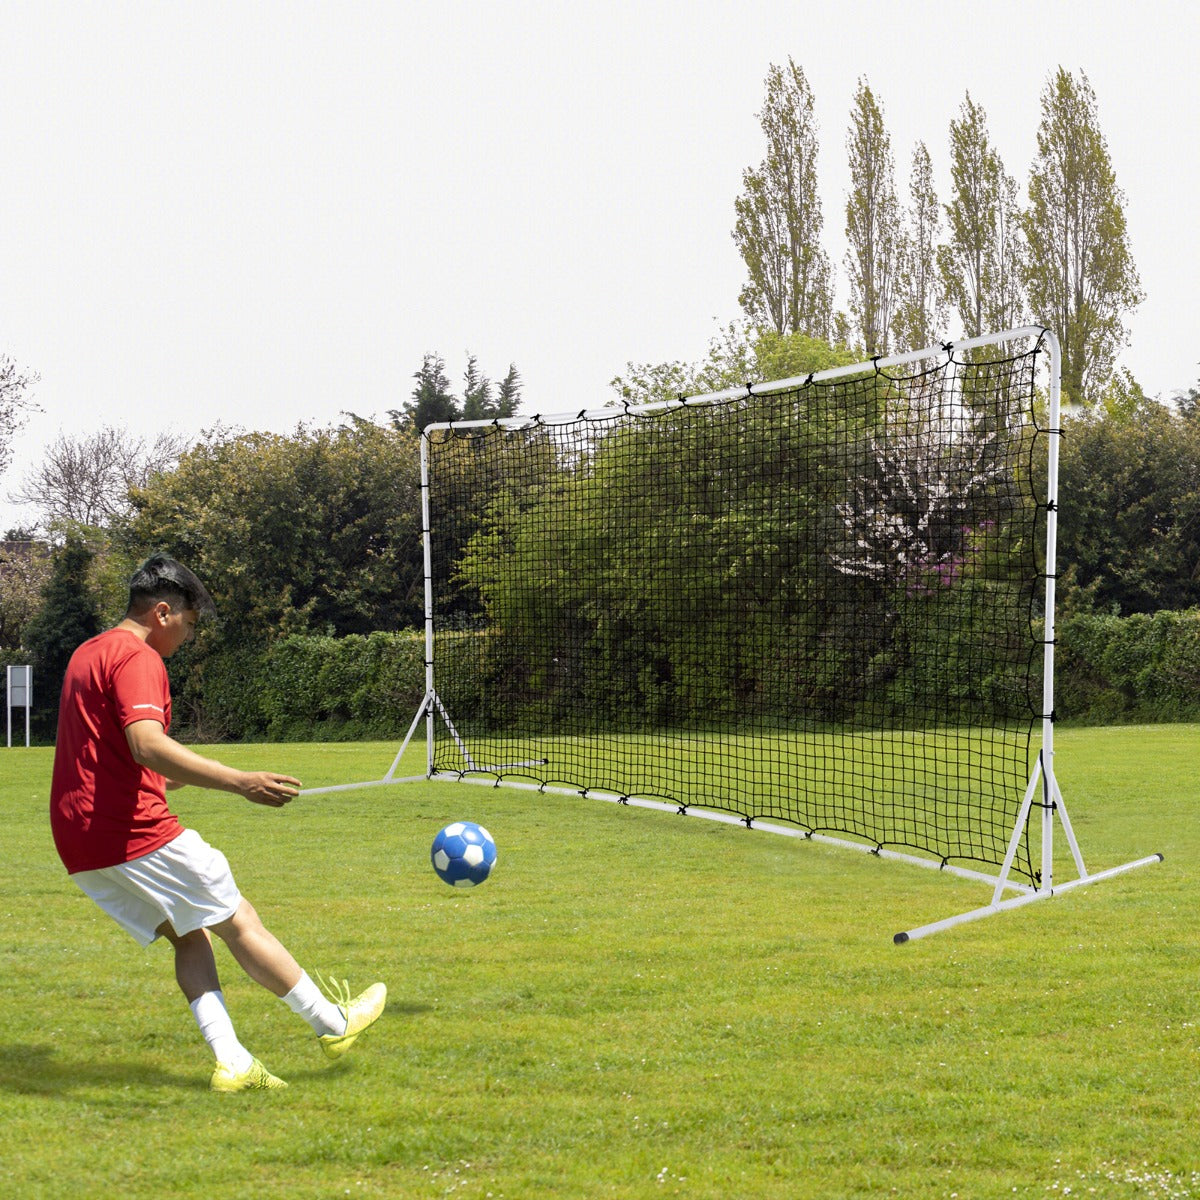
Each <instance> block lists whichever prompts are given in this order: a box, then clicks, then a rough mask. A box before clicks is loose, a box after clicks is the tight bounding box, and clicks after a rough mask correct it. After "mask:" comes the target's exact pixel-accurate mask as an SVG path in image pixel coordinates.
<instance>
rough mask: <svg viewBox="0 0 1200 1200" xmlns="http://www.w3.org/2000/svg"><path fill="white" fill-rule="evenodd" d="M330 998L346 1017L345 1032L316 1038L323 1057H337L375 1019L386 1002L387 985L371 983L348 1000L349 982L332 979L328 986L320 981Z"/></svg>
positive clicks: (340, 1055)
mask: <svg viewBox="0 0 1200 1200" xmlns="http://www.w3.org/2000/svg"><path fill="white" fill-rule="evenodd" d="M321 983H322V985H323V986H324V988H325V990H326V991H327V992H328V993H329V995H330V997H331V999H333V1000H334V1002H335V1003H336V1004H337V1006H338V1008H340V1009H341V1010H342V1012H343V1013H344V1014H345V1017H346V1032H345V1033H343V1034H341V1035H337V1034H332V1033H325V1034H322V1035H321V1036H320V1037H319V1038H317V1041H318V1042H320V1043H321V1049H322V1051H324V1054H325V1057H326V1058H341V1057H342V1055H343V1054H345V1053H346V1051H347V1050H349V1049H350V1047H351V1046H353V1045H354V1042H355V1039H356V1038H357V1037H358V1035H359V1034H360V1033H362V1031H363V1030H364V1029H366V1028H368V1027H369V1026H371V1025H374V1024H375V1022H376V1021H378V1020H379V1016H380V1014H381V1013H382V1012H383V1006H384V1005H385V1004H387V987H386V986H385V985H384V984H382V983H373V984H371V986H370V987H369V988H367V990H366V991H365V992H363V993H362V994H361V995H358V996H355V997H354V999H353V1000H351V999H350V985H349V984H348V983H347V982H346V981H345V980H344V979H343V980H341V981H340V984H339V981H338V980H336V979H335V980H334V981H333V984H332V986H331V985H330V984H327V983H325V981H324V980H323V979H322V980H321Z"/></svg>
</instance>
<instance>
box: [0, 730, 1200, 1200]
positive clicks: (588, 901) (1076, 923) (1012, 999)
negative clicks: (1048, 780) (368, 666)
mask: <svg viewBox="0 0 1200 1200" xmlns="http://www.w3.org/2000/svg"><path fill="white" fill-rule="evenodd" d="M1198 735H1200V728H1197V727H1195V726H1161V727H1139V728H1122V729H1088V730H1069V729H1063V730H1059V731H1058V734H1057V737H1058V743H1057V744H1058V756H1057V773H1058V778H1059V782H1060V784H1061V786H1062V789H1063V793H1064V796H1065V798H1066V801H1067V804H1068V807H1069V809H1070V813H1071V816H1072V819H1073V822H1074V826H1075V830H1076V833H1077V835H1078V837H1079V840H1080V843H1081V845H1082V848H1083V852H1084V856H1085V858H1086V860H1087V865H1088V867H1089V869H1090V870H1093V871H1097V870H1100V869H1103V868H1106V867H1110V866H1114V865H1117V864H1119V863H1123V862H1126V861H1129V860H1131V859H1135V858H1140V857H1142V856H1144V855H1147V854H1151V853H1154V852H1162V853H1163V854H1164V855H1165V861H1164V862H1163V863H1162V864H1159V865H1155V866H1151V867H1147V868H1144V869H1142V870H1139V871H1135V872H1132V873H1130V874H1127V875H1123V876H1120V877H1118V878H1115V879H1111V880H1106V881H1103V882H1101V883H1098V884H1096V885H1095V886H1092V887H1085V888H1080V889H1078V890H1076V891H1073V892H1071V893H1068V894H1065V895H1062V896H1057V897H1054V898H1052V899H1049V900H1047V901H1046V902H1044V903H1040V904H1034V905H1031V906H1028V907H1026V908H1023V909H1020V910H1017V911H1015V912H1011V913H1005V914H1003V915H1000V916H997V917H992V918H989V919H987V920H984V921H980V922H975V923H972V924H969V925H964V926H961V927H959V928H956V929H953V930H950V931H948V932H945V933H940V934H937V935H935V936H933V937H930V938H927V939H923V940H921V941H917V942H912V943H909V944H907V945H904V946H896V945H894V944H893V943H892V934H893V933H894V932H896V931H897V930H899V929H904V928H910V927H912V926H914V925H918V924H921V923H923V922H926V921H932V920H936V919H938V918H940V917H945V916H949V915H951V914H953V913H956V912H962V911H965V910H967V909H971V908H974V907H976V906H978V905H980V904H984V903H987V901H988V900H990V898H991V897H990V889H988V888H987V887H986V886H985V885H982V884H977V883H971V882H968V881H964V880H962V879H956V878H953V877H950V876H947V875H944V874H938V873H936V872H933V871H925V870H920V869H917V868H914V867H909V866H905V865H903V864H899V863H894V862H887V861H881V860H878V859H876V858H873V857H871V856H869V855H863V854H854V853H850V852H847V851H844V850H838V849H835V848H832V847H828V846H823V845H819V844H816V843H811V842H805V841H802V840H798V839H794V838H781V837H777V836H772V835H770V834H768V833H764V832H759V831H754V832H752V831H747V830H745V829H743V828H739V827H736V826H730V825H724V824H718V823H715V822H710V821H704V820H697V819H692V818H682V817H676V816H674V815H669V814H663V813H658V812H652V811H646V810H643V809H635V808H624V807H619V806H616V805H612V804H604V803H600V802H597V801H583V800H579V799H576V798H572V797H565V796H558V795H551V794H546V795H539V794H537V793H536V792H529V791H513V790H506V789H491V788H483V787H478V786H473V787H468V786H463V785H456V784H452V783H436V784H433V783H425V782H419V783H413V784H406V785H402V786H392V787H385V788H372V789H366V790H362V791H357V792H345V793H334V794H330V795H325V796H314V797H306V798H302V799H300V800H298V801H296V802H295V803H294V804H292V805H291V806H290V807H289V808H287V809H284V810H280V811H275V810H268V809H265V808H259V807H254V806H251V805H248V804H246V803H244V802H243V801H240V800H238V799H237V798H235V797H231V796H227V795H219V794H215V793H204V792H199V791H195V790H192V789H189V790H186V791H183V792H178V793H174V802H175V805H176V807H177V809H178V810H179V812H180V813H181V815H182V816H183V817H184V820H185V822H186V823H189V824H192V825H194V826H195V827H196V828H198V829H199V830H200V831H201V832H202V833H203V834H204V835H205V836H206V837H207V838H208V839H209V840H210V841H212V842H213V843H214V844H215V845H217V846H219V847H221V848H222V849H223V850H225V852H226V853H227V855H228V856H229V859H230V861H231V863H232V864H233V867H234V870H235V872H236V874H237V877H238V881H239V883H240V884H241V887H242V889H243V891H244V892H245V893H246V895H247V896H248V897H249V898H250V899H251V900H253V902H254V903H255V905H256V906H257V907H258V909H259V911H260V912H261V913H262V914H263V917H264V919H265V920H266V921H267V923H268V925H269V926H270V927H271V928H273V929H274V930H275V932H277V933H278V934H279V935H280V936H281V937H282V938H283V940H284V941H285V942H286V943H287V944H288V945H289V946H290V947H291V949H292V950H293V951H294V953H295V954H296V955H297V957H298V958H299V959H300V960H301V962H302V963H304V964H305V965H306V966H307V967H308V968H309V970H310V971H312V970H313V969H314V968H316V969H319V970H321V971H323V972H326V973H328V972H330V971H334V972H336V973H338V974H339V975H343V976H347V977H349V979H350V981H351V984H352V985H360V986H362V985H365V984H366V983H368V982H370V981H371V980H372V979H374V978H382V979H384V980H385V981H386V982H387V983H388V986H389V989H390V993H391V1002H390V1004H389V1008H388V1010H387V1012H386V1013H385V1015H384V1017H383V1018H382V1019H381V1021H380V1022H379V1024H378V1025H376V1026H375V1027H374V1028H373V1029H372V1030H371V1031H370V1032H369V1033H367V1034H366V1035H364V1037H363V1038H362V1040H361V1041H360V1042H359V1044H358V1046H356V1048H355V1050H354V1051H353V1052H352V1053H351V1055H350V1056H349V1057H348V1059H347V1060H346V1061H345V1062H344V1063H340V1064H336V1065H335V1064H327V1063H326V1062H325V1060H324V1059H323V1058H322V1057H321V1055H320V1054H319V1053H318V1052H317V1050H316V1047H315V1044H314V1043H313V1040H312V1038H311V1035H310V1034H309V1033H308V1030H307V1027H306V1026H304V1025H303V1024H302V1023H301V1022H299V1020H298V1019H297V1018H296V1017H294V1016H293V1015H292V1014H291V1013H289V1012H288V1011H287V1010H286V1009H285V1008H284V1006H283V1005H282V1004H280V1003H279V1002H278V1001H277V1000H275V999H274V998H273V997H271V996H269V995H267V994H266V993H265V992H263V991H261V990H260V989H257V988H255V987H254V985H252V984H251V983H249V981H248V980H246V979H245V978H244V977H243V976H241V975H240V973H239V972H238V970H237V968H236V967H235V966H234V965H233V963H232V961H231V960H230V959H229V957H228V955H226V954H225V953H224V951H223V950H222V951H221V952H220V953H221V958H220V961H221V965H222V970H223V975H224V981H225V989H226V995H227V999H228V1001H229V1005H230V1008H231V1010H232V1012H233V1015H234V1019H235V1021H236V1022H237V1025H238V1028H239V1032H240V1034H241V1036H242V1039H243V1041H245V1042H246V1044H247V1045H248V1046H249V1047H250V1048H251V1049H252V1050H253V1051H254V1052H255V1053H257V1054H258V1055H259V1056H260V1057H261V1058H262V1059H263V1061H264V1062H265V1063H266V1064H267V1065H268V1066H269V1067H270V1068H271V1069H272V1070H273V1071H275V1072H276V1073H277V1074H280V1075H282V1076H283V1077H284V1078H285V1079H287V1080H288V1081H289V1082H290V1084H291V1086H290V1088H289V1089H288V1090H287V1091H286V1092H283V1093H280V1094H258V1095H242V1096H216V1095H213V1094H211V1093H210V1092H209V1091H208V1090H207V1080H208V1075H209V1072H210V1069H211V1063H210V1061H209V1058H208V1054H207V1050H206V1049H205V1047H204V1044H203V1042H202V1041H201V1040H200V1038H199V1035H198V1033H197V1031H196V1029H195V1027H194V1024H193V1023H192V1020H191V1017H190V1015H189V1013H188V1011H187V1008H186V1006H185V1005H184V1003H183V1000H182V997H181V996H180V994H179V993H178V992H177V990H176V987H175V983H174V980H173V977H172V972H171V968H170V957H169V953H168V952H167V950H166V948H165V947H163V946H155V947H152V948H151V949H150V950H148V951H142V950H140V949H139V948H138V947H137V946H136V945H135V944H134V943H133V942H132V940H130V939H129V938H128V937H127V936H126V935H124V934H122V933H121V932H120V931H119V930H118V929H117V928H116V927H115V926H114V925H112V924H111V922H109V921H108V919H107V918H105V917H104V916H103V915H102V914H101V913H99V912H98V910H95V909H93V908H92V907H91V905H90V903H89V902H88V901H87V900H85V899H84V898H83V897H82V895H81V894H79V893H78V892H77V891H76V890H75V889H74V888H73V886H72V885H71V884H70V883H69V881H68V880H67V878H66V876H65V874H64V873H63V872H62V869H61V867H60V866H59V864H58V861H57V858H56V857H55V855H54V851H53V847H52V845H51V841H50V836H49V832H48V829H47V824H46V819H45V804H46V800H45V797H46V792H47V787H48V779H49V767H50V752H49V751H47V750H36V749H35V750H28V751H27V750H24V749H12V750H2V749H0V764H2V767H0V811H2V812H3V814H4V830H5V833H4V839H3V843H2V844H3V867H2V869H0V913H2V914H3V918H4V930H5V933H4V937H3V941H2V942H0V981H2V987H3V996H4V1003H3V1014H4V1027H3V1033H2V1035H0V1037H2V1039H3V1042H2V1058H0V1062H2V1064H3V1066H2V1068H0V1120H2V1122H3V1130H4V1136H3V1140H2V1142H0V1191H2V1192H3V1194H5V1195H11V1196H14V1197H21V1198H25V1197H73V1196H85V1195H86V1196H95V1197H108V1196H112V1197H122V1198H131V1200H133V1198H141V1197H146V1198H149V1197H156V1198H157V1197H172V1198H175V1197H185V1198H189V1197H194V1198H196V1200H201V1198H203V1200H217V1198H223V1197H228V1198H234V1197H237V1198H239V1200H240V1198H243V1197H248V1196H255V1197H281V1198H283V1197H286V1198H288V1200H305V1198H308V1197H313V1198H316V1197H322V1198H324V1197H343V1196H364V1197H367V1196H395V1197H442V1196H455V1197H472V1198H474V1197H478V1198H481V1200H484V1198H487V1197H495V1198H500V1197H507V1198H508V1200H528V1198H536V1197H550V1196H553V1197H580V1198H587V1200H591V1198H594V1197H609V1196H611V1197H658V1196H676V1195H678V1196H686V1197H696V1198H700V1197H705V1198H711V1200H730V1198H742V1197H745V1198H747V1200H750V1198H755V1200H762V1198H775V1197H778V1198H779V1200H799V1198H804V1197H817V1198H821V1200H841V1198H843V1197H859V1196H900V1197H918V1196H919V1197H952V1196H958V1197H962V1198H964V1200H966V1198H987V1197H1002V1196H1003V1197H1011V1196H1014V1195H1015V1196H1026V1197H1033V1196H1037V1197H1060V1196H1064V1195H1073V1196H1089V1195H1090V1196H1101V1197H1135V1196H1159V1197H1186V1196H1200V1089H1198V1088H1197V1062H1198V1057H1200V1056H1198V1054H1197V1046H1198V1034H1197V1028H1196V1019H1197V1018H1196V1003H1195V997H1196V993H1197V979H1198V975H1200V942H1198V939H1197V935H1196V916H1195V910H1194V907H1193V906H1194V903H1195V897H1196V889H1195V887H1194V883H1193V880H1194V874H1195V873H1194V867H1193V864H1194V862H1195V861H1196V858H1197V850H1198V849H1200V828H1198V824H1197V821H1196V810H1197V783H1196V781H1197V775H1198V772H1197V769H1196V765H1195V764H1196V757H1197V756H1196V748H1197V739H1198ZM218 753H219V755H220V756H221V757H223V758H225V759H227V760H228V761H233V762H237V763H238V764H240V765H245V766H262V767H271V768H277V769H281V770H286V771H290V772H292V773H294V774H297V775H299V776H301V777H302V778H303V779H304V781H305V783H306V784H307V785H309V786H318V785H322V784H327V783H336V782H340V781H344V780H348V779H355V778H359V779H368V778H375V777H378V776H379V775H380V774H382V773H383V771H384V770H386V768H387V766H388V764H389V763H390V762H391V757H392V753H393V748H392V747H390V746H386V745H356V746H347V745H334V746H324V747H322V746H312V745H306V746H293V745H289V746H271V747H265V746H247V747H223V748H221V749H220V751H219V752H218ZM423 756H424V748H423V747H419V748H415V749H414V750H413V751H412V752H411V768H410V769H411V770H412V771H413V772H414V773H415V772H418V771H420V770H421V769H422V765H423V761H424V758H423ZM408 765H409V764H408V763H406V764H405V766H406V767H407V766H408ZM459 817H461V818H468V819H474V820H478V821H480V822H482V823H483V824H485V825H486V826H487V827H488V828H489V829H490V830H491V831H492V833H493V834H494V835H495V836H496V839H497V842H498V843H499V847H500V860H499V863H498V865H497V867H496V870H495V872H494V873H493V876H492V878H491V879H490V880H489V881H488V883H487V884H485V885H484V886H483V887H482V888H479V889H477V890H475V891H468V892H462V891H455V890H453V889H451V888H448V887H446V886H445V885H444V884H442V883H441V882H440V881H439V880H438V879H437V877H436V876H435V875H434V874H433V871H432V870H431V868H430V866H429V862H428V848H429V843H430V841H431V840H432V837H433V835H434V833H435V832H436V831H437V829H438V828H439V827H440V825H441V824H443V823H445V822H446V821H448V820H451V819H454V818H459Z"/></svg>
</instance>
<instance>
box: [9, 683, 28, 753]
mask: <svg viewBox="0 0 1200 1200" xmlns="http://www.w3.org/2000/svg"><path fill="white" fill-rule="evenodd" d="M32 699H33V668H32V667H9V668H8V704H7V706H6V707H7V709H8V744H9V747H10V748H11V747H12V710H13V709H14V708H23V709H24V710H25V748H26V749H28V748H29V709H30V705H31V702H32Z"/></svg>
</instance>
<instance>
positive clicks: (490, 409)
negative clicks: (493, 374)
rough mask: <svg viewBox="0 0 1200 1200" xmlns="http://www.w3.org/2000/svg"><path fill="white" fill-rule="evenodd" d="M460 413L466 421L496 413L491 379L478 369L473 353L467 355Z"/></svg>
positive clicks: (482, 418) (478, 419)
mask: <svg viewBox="0 0 1200 1200" xmlns="http://www.w3.org/2000/svg"><path fill="white" fill-rule="evenodd" d="M462 415H463V419H464V420H467V421H482V420H484V419H485V418H487V417H492V416H495V415H496V413H495V406H494V405H493V404H492V381H491V380H490V379H489V378H488V377H487V376H486V375H484V374H483V372H482V371H480V369H479V362H478V360H477V359H476V358H475V355H473V354H470V355H468V356H467V370H466V375H465V376H464V382H463V408H462Z"/></svg>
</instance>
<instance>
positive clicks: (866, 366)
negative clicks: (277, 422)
mask: <svg viewBox="0 0 1200 1200" xmlns="http://www.w3.org/2000/svg"><path fill="white" fill-rule="evenodd" d="M1027 337H1037V338H1046V339H1048V340H1049V341H1051V342H1054V343H1056V342H1057V339H1055V336H1054V334H1053V333H1052V332H1051V331H1050V330H1049V329H1048V328H1046V327H1045V326H1042V325H1022V326H1020V327H1019V328H1016V329H1006V330H1005V331H1004V332H1002V333H991V334H986V335H985V336H983V337H976V338H963V339H960V340H959V341H956V342H944V343H942V344H941V345H938V346H927V347H926V348H925V349H924V350H912V351H909V352H908V353H906V354H893V355H890V356H888V357H886V358H869V359H867V360H866V361H865V362H860V363H854V364H853V365H851V366H848V367H829V368H827V369H826V370H824V371H814V372H812V373H811V374H809V375H795V376H792V378H790V379H778V380H772V381H770V382H768V383H750V384H746V385H745V386H743V387H736V388H726V389H725V390H724V391H720V392H704V393H701V394H699V395H694V396H680V397H679V398H678V399H676V400H656V401H654V402H653V403H651V404H627V405H625V406H623V407H622V406H619V405H615V404H611V405H608V406H606V407H605V408H593V409H584V410H583V411H582V412H573V413H571V412H558V413H549V414H545V415H543V414H539V413H534V414H533V415H532V416H528V417H491V418H488V419H484V420H478V421H435V422H433V423H432V424H429V425H426V426H425V428H424V429H423V430H422V431H421V432H422V436H424V435H425V434H428V433H429V432H430V431H432V430H434V429H447V430H454V429H487V428H490V427H499V428H502V429H529V428H532V427H534V426H537V425H551V424H553V425H565V424H567V423H568V422H570V421H583V420H598V419H600V418H603V417H619V416H625V415H626V414H628V413H649V412H658V411H661V410H663V409H667V408H682V407H684V406H685V405H693V404H718V403H720V402H721V401H723V400H736V399H738V398H739V397H746V396H765V395H769V394H770V393H771V392H786V391H788V390H790V389H792V388H799V387H803V386H804V385H805V384H808V383H822V382H824V381H826V380H830V379H844V378H846V377H847V376H849V375H861V374H862V373H863V372H864V371H884V370H887V369H888V368H889V367H901V366H904V365H906V364H907V363H912V362H919V361H921V359H925V358H941V357H949V356H952V355H953V354H954V353H955V352H958V351H963V350H974V349H977V348H979V347H980V346H1002V345H1005V344H1006V343H1008V342H1014V341H1016V340H1017V339H1018V338H1027Z"/></svg>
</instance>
